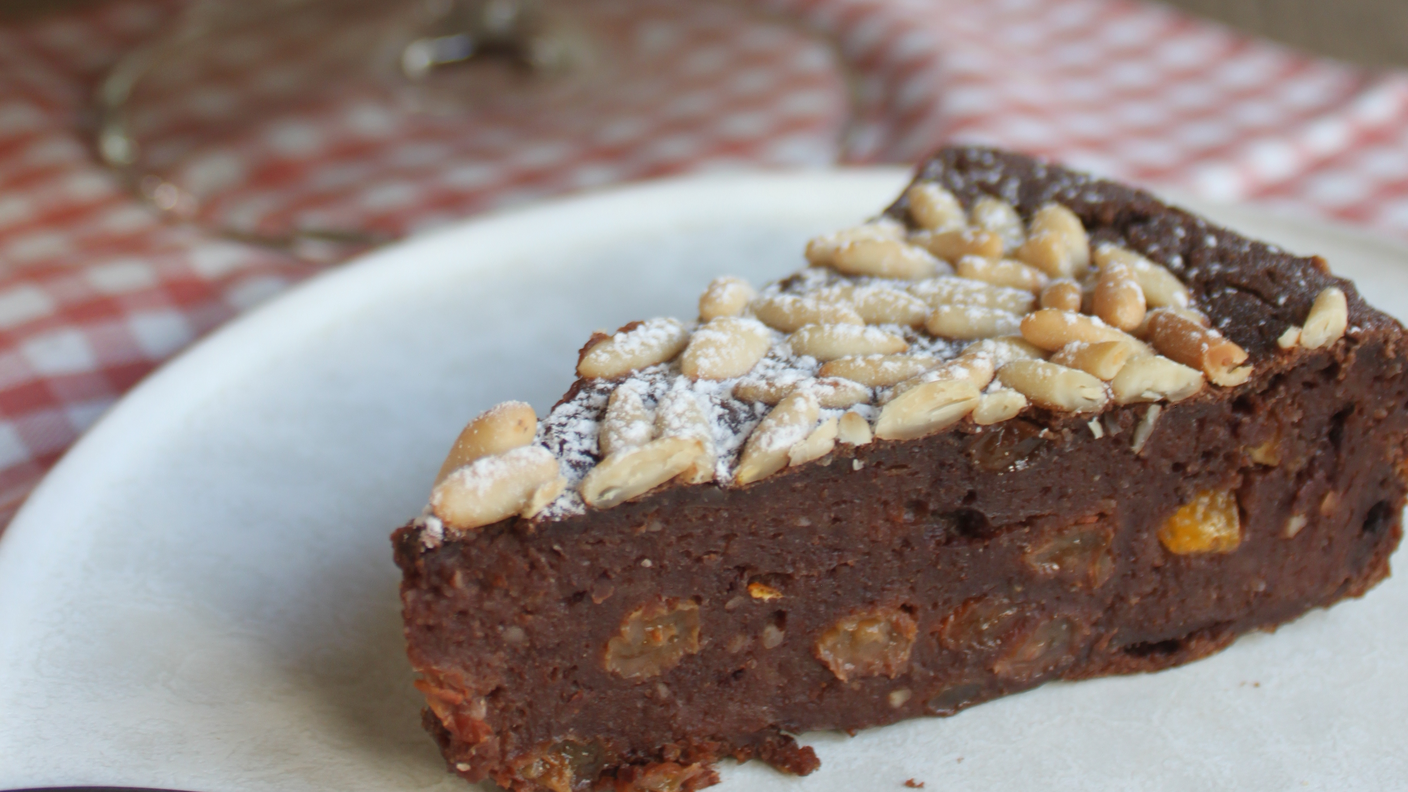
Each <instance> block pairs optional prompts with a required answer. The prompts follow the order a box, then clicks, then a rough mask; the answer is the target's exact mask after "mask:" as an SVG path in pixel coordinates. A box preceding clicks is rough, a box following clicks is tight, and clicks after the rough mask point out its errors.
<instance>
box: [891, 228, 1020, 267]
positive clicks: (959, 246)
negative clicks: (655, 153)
mask: <svg viewBox="0 0 1408 792" xmlns="http://www.w3.org/2000/svg"><path fill="white" fill-rule="evenodd" d="M909 241H910V242H912V243H913V244H916V245H918V246H920V247H922V248H924V249H925V250H927V251H929V252H930V253H932V254H934V255H935V256H937V257H939V258H940V259H942V260H943V261H957V260H959V259H961V258H963V257H964V256H981V257H983V258H991V259H995V258H1002V237H1000V236H998V235H997V234H992V233H989V232H987V231H982V230H979V229H976V228H960V229H955V230H951V231H916V232H914V233H913V234H910V235H909Z"/></svg>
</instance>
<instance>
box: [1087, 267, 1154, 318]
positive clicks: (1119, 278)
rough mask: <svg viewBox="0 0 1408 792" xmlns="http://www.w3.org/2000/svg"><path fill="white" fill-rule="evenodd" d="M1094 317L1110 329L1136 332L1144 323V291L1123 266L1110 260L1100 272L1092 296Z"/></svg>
mask: <svg viewBox="0 0 1408 792" xmlns="http://www.w3.org/2000/svg"><path fill="white" fill-rule="evenodd" d="M1093 299H1094V308H1095V315H1096V316H1098V317H1100V318H1101V319H1103V320H1104V321H1105V323H1106V324H1108V325H1110V326H1111V327H1117V328H1119V329H1121V330H1126V331H1128V330H1133V329H1135V328H1137V327H1139V326H1140V325H1141V324H1142V323H1143V322H1144V314H1145V312H1146V311H1147V310H1148V305H1147V304H1146V303H1145V300H1144V290H1143V289H1142V288H1140V286H1139V281H1137V280H1135V278H1134V273H1133V272H1131V271H1130V268H1129V267H1128V266H1126V265H1125V264H1124V263H1122V262H1119V261H1110V262H1108V263H1107V264H1106V265H1105V266H1104V267H1103V268H1102V269H1101V270H1100V279H1099V280H1098V281H1096V283H1095V291H1094V295H1093Z"/></svg>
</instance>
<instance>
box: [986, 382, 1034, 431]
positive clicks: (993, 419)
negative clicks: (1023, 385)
mask: <svg viewBox="0 0 1408 792" xmlns="http://www.w3.org/2000/svg"><path fill="white" fill-rule="evenodd" d="M1026 408H1027V397H1026V396H1023V395H1022V394H1020V393H1018V392H1017V391H1014V390H1012V389H1011V388H998V389H997V390H994V391H990V392H988V393H984V394H983V395H982V397H981V398H979V399H978V406H977V407H974V408H973V423H975V424H977V425H979V426H991V425H993V424H997V423H1002V422H1003V421H1007V420H1010V419H1012V418H1016V417H1017V415H1018V413H1020V412H1022V410H1025V409H1026Z"/></svg>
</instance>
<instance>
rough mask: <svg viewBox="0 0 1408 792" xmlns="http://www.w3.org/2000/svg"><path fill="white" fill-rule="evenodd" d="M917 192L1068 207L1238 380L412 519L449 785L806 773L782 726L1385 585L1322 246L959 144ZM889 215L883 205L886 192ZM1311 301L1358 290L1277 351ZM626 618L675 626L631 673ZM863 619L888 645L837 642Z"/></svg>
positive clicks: (652, 784) (1392, 460) (1368, 364)
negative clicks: (1251, 232) (1321, 343)
mask: <svg viewBox="0 0 1408 792" xmlns="http://www.w3.org/2000/svg"><path fill="white" fill-rule="evenodd" d="M919 178H921V179H925V180H932V181H936V182H938V183H939V184H942V185H943V186H945V187H947V188H948V189H949V190H950V191H952V192H953V193H954V194H955V195H956V196H958V197H959V198H960V199H961V200H962V201H963V202H964V203H965V205H971V204H972V203H973V202H974V201H976V200H977V199H978V198H979V197H981V196H984V195H994V196H998V197H1001V198H1004V199H1005V200H1007V201H1009V202H1010V203H1012V204H1013V205H1014V206H1016V207H1017V209H1018V210H1019V211H1020V212H1021V213H1022V214H1023V216H1029V215H1030V213H1031V212H1033V211H1034V210H1035V209H1036V208H1037V207H1039V206H1041V205H1042V204H1044V203H1046V202H1047V201H1049V200H1058V201H1060V202H1061V203H1063V204H1065V205H1066V206H1068V207H1069V208H1071V209H1072V210H1074V211H1075V212H1076V214H1078V215H1079V216H1080V217H1081V219H1082V220H1083V221H1084V222H1085V224H1086V226H1087V228H1089V229H1090V231H1091V236H1092V240H1094V241H1100V240H1111V241H1120V242H1122V243H1124V244H1126V245H1127V246H1129V247H1130V248H1132V249H1134V250H1136V251H1138V252H1141V253H1143V254H1145V255H1146V256H1148V257H1149V258H1151V259H1153V260H1155V261H1158V262H1159V263H1162V264H1164V265H1165V266H1167V267H1168V268H1169V269H1170V270H1171V271H1173V272H1174V273H1176V274H1177V275H1178V276H1179V277H1180V278H1181V279H1182V280H1183V281H1184V282H1185V283H1186V284H1187V285H1188V287H1189V288H1190V290H1191V291H1192V292H1193V293H1194V295H1195V298H1196V301H1197V304H1198V305H1199V306H1200V307H1201V308H1203V310H1204V311H1205V312H1206V313H1207V314H1208V315H1209V316H1210V317H1211V318H1212V320H1213V325H1214V326H1215V327H1216V328H1218V329H1220V330H1221V331H1222V332H1223V333H1224V334H1225V335H1226V336H1228V337H1229V338H1231V339H1232V340H1233V341H1235V342H1236V343H1237V344H1239V345H1240V346H1241V347H1242V348H1244V349H1245V350H1246V351H1247V352H1248V354H1249V355H1250V361H1249V362H1251V363H1252V364H1254V366H1255V373H1254V375H1253V376H1252V378H1251V380H1250V381H1248V382H1247V383H1246V384H1244V385H1241V386H1238V387H1235V388H1210V389H1205V390H1204V391H1202V392H1201V393H1199V394H1198V395H1196V396H1194V397H1192V398H1190V399H1188V400H1186V401H1183V402H1180V403H1177V404H1173V405H1164V406H1163V407H1162V408H1161V410H1155V409H1152V408H1151V407H1150V406H1149V405H1142V404H1139V405H1130V406H1125V407H1116V406H1113V405H1111V406H1110V407H1109V408H1107V409H1106V410H1105V411H1104V412H1103V413H1102V414H1100V415H1099V416H1098V417H1096V418H1095V419H1093V420H1092V417H1091V416H1089V415H1084V416H1076V415H1072V414H1069V413H1058V412H1051V411H1046V410H1041V409H1034V410H1031V411H1028V412H1025V413H1023V414H1022V416H1021V417H1019V418H1016V419H1013V420H1010V421H1007V422H1004V423H1002V424H997V425H994V426H988V427H980V426H976V425H974V424H973V423H971V422H970V421H967V420H965V421H963V422H961V423H959V424H958V425H956V426H955V427H953V428H952V429H950V430H948V431H946V432H943V433H941V434H938V435H934V436H931V437H926V438H923V439H920V440H912V441H876V442H874V443H871V444H869V445H864V446H844V445H838V446H837V447H836V449H835V450H834V451H833V452H832V453H831V454H830V455H829V456H827V457H826V458H824V459H823V460H821V461H820V462H818V463H816V464H810V465H806V466H802V467H797V468H790V469H787V470H785V471H783V472H781V473H779V474H777V475H774V476H772V477H770V478H767V479H765V480H763V481H760V482H757V483H754V484H751V485H748V486H744V487H736V488H722V487H718V486H714V485H705V486H670V487H665V488H662V489H659V490H656V491H655V492H653V493H651V494H649V495H647V496H645V497H642V498H640V499H639V500H637V501H634V502H628V503H625V504H622V505H620V506H618V507H616V508H613V509H608V510H588V512H587V513H586V514H584V515H578V516H570V517H567V518H564V519H558V520H536V521H535V520H523V519H511V520H507V521H504V522H501V523H498V524H495V525H492V526H488V527H486V528H484V529H480V530H479V531H478V532H477V533H474V534H472V535H470V536H468V537H463V538H446V539H445V540H444V541H443V542H439V543H434V542H426V541H425V537H423V536H422V533H423V529H421V528H418V527H415V526H406V527H403V528H401V529H399V530H398V531H397V532H396V533H395V535H394V544H395V550H396V561H397V563H398V564H399V565H400V567H401V569H402V570H403V572H404V574H405V579H404V583H403V585H402V596H403V599H404V605H405V618H406V634H407V638H408V641H409V645H410V656H411V661H412V664H413V665H414V666H415V668H416V669H417V670H418V671H419V672H420V673H421V676H422V682H421V683H419V686H420V687H421V689H422V690H423V691H424V692H425V693H426V695H427V698H428V700H429V702H430V705H431V709H430V710H428V711H427V716H426V726H427V728H428V729H429V730H430V731H431V732H432V733H433V734H435V736H436V738H437V740H438V741H439V742H440V744H441V747H442V749H443V750H444V752H445V755H446V757H447V759H448V761H449V762H450V765H451V767H452V768H453V769H454V770H455V771H456V772H458V773H459V774H460V775H462V776H464V777H465V778H467V779H469V780H480V779H483V778H486V777H487V778H493V779H494V780H495V781H497V782H498V783H500V784H502V785H504V786H506V787H510V788H514V789H531V788H535V787H545V788H548V789H553V790H557V791H558V792H564V791H565V790H569V789H585V788H589V787H591V786H593V785H596V784H599V783H615V784H616V786H617V787H618V788H641V789H656V788H671V789H681V788H683V789H693V788H697V787H699V786H704V785H707V784H709V783H712V782H713V781H715V780H716V776H715V775H714V773H713V771H712V769H711V767H712V763H713V762H714V761H715V760H716V759H718V758H721V757H727V756H733V757H737V758H739V759H748V758H761V759H763V760H765V761H767V762H769V763H771V764H773V765H775V766H777V767H779V768H780V769H783V770H786V771H789V772H793V773H800V774H805V773H808V772H810V771H811V770H813V769H814V768H815V767H816V766H817V760H816V758H815V756H814V754H813V753H812V752H811V750H810V749H809V748H800V747H798V746H797V745H796V743H795V742H794V741H793V740H792V739H791V737H789V736H788V735H789V734H795V733H799V732H803V731H810V730H816V729H858V728H863V727H867V726H874V725H879V724H885V723H891V722H894V721H897V720H900V719H904V718H911V717H916V716H920V715H950V714H953V713H955V712H957V711H959V710H960V709H962V708H964V707H967V706H971V705H973V704H976V703H979V702H982V701H986V700H989V699H992V698H995V697H997V696H1001V695H1006V694H1008V693H1014V692H1017V691H1021V690H1025V689H1028V688H1031V687H1033V686H1036V685H1039V684H1042V683H1044V682H1046V681H1049V680H1052V679H1079V678H1085V677H1092V676H1099V675H1105V674H1114V673H1130V672H1137V671H1153V670H1158V669H1162V668H1167V667H1170V666H1174V665H1178V664H1180V663H1184V662H1188V661H1190V660H1194V659H1197V658H1199V657H1203V656H1205V655H1207V654H1209V653H1212V652H1215V651H1217V650H1218V649H1221V648H1223V647H1225V646H1226V645H1228V644H1229V643H1230V642H1231V641H1232V640H1234V639H1235V638H1236V637H1237V636H1238V635H1240V634H1242V633H1245V632H1247V631H1249V630H1255V629H1271V628H1274V627H1275V626H1276V625H1279V624H1282V623H1284V622H1286V621H1288V620H1290V619H1294V618H1295V617H1297V616H1299V615H1301V614H1303V613H1304V612H1306V611H1307V610H1309V609H1311V608H1316V607H1323V606H1327V605H1330V604H1332V603H1334V602H1336V601H1338V600H1340V599H1343V598H1345V597H1349V596H1359V595H1361V594H1363V593H1364V592H1365V591H1367V590H1368V589H1369V588H1370V587H1372V586H1373V585H1374V584H1375V583H1377V582H1378V581H1380V580H1382V579H1383V578H1384V577H1385V576H1387V575H1388V573H1389V556H1390V554H1391V553H1392V552H1393V550H1394V548H1395V547H1396V546H1397V545H1398V542H1399V540H1400V538H1401V536H1402V528H1401V525H1400V513H1401V511H1402V507H1403V503H1404V497H1405V491H1408V487H1406V486H1405V471H1404V467H1403V466H1404V461H1405V453H1406V449H1405V446H1406V445H1408V413H1405V411H1404V410H1403V409H1402V407H1403V405H1404V404H1405V402H1408V377H1405V361H1406V360H1408V357H1406V356H1405V349H1404V346H1403V341H1404V336H1403V330H1402V328H1401V327H1400V326H1399V324H1398V323H1397V322H1395V321H1394V320H1393V319H1391V318H1389V317H1387V316H1385V315H1384V314H1382V313H1379V312H1377V311H1375V310H1374V309H1372V308H1370V307H1369V306H1368V305H1367V304H1366V303H1365V302H1364V301H1363V300H1362V299H1361V298H1360V296H1359V295H1358V293H1357V292H1356V291H1355V289H1354V287H1353V285H1352V284H1350V283H1349V282H1347V281H1344V280H1340V279H1336V278H1334V277H1333V276H1331V275H1330V274H1329V272H1328V269H1327V267H1326V266H1325V263H1324V262H1323V261H1322V260H1320V259H1318V258H1298V257H1294V256H1291V255H1289V254H1286V253H1284V252H1282V251H1280V250H1277V249H1275V248H1273V247H1270V246H1267V245H1264V244H1261V243H1257V242H1251V241H1248V240H1246V239H1244V238H1242V237H1241V236H1238V235H1237V234H1235V233H1233V232H1231V231H1228V230H1226V229H1221V228H1218V227H1215V226H1212V225H1210V224H1208V223H1206V222H1205V221H1203V220H1201V219H1199V218H1197V217H1194V216H1192V215H1190V214H1188V213H1186V212H1183V211H1181V210H1178V209H1175V208H1171V207H1169V206H1166V205H1164V204H1163V203H1161V202H1159V201H1158V200H1157V199H1155V198H1153V197H1152V196H1150V195H1148V194H1147V193H1144V192H1141V191H1138V190H1135V189H1132V188H1129V187H1125V186H1121V185H1118V184H1113V183H1110V182H1105V181H1099V180H1093V179H1090V178H1087V177H1084V176H1081V175H1078V174H1075V173H1072V172H1070V171H1067V170H1065V169H1062V168H1058V167H1055V166H1052V165H1047V164H1043V163H1040V162H1037V161H1035V160H1032V159H1029V158H1026V157H1022V156H1018V155H1011V154H1004V153H1000V152H996V151H992V150H988V149H979V148H950V149H945V150H944V151H942V152H940V153H939V154H938V155H937V156H936V157H935V158H934V159H932V160H931V161H929V162H928V163H927V164H925V165H924V166H923V167H922V169H921V171H920V176H919ZM887 211H888V213H889V214H890V215H892V216H894V217H896V218H899V219H903V218H904V216H905V215H904V201H903V200H901V201H900V202H898V203H897V204H895V205H894V206H892V207H891V208H890V209H889V210H887ZM1331 285H1336V286H1339V288H1341V289H1342V290H1343V291H1344V292H1345V294H1346V295H1347V297H1348V306H1349V324H1350V330H1349V332H1348V333H1347V334H1346V336H1345V338H1344V339H1343V340H1342V341H1340V342H1339V343H1336V344H1334V345H1332V346H1329V347H1325V348H1322V349H1318V350H1313V351H1309V350H1303V349H1298V350H1295V351H1293V352H1291V353H1287V352H1284V351H1282V350H1281V349H1280V348H1279V347H1278V346H1277V341H1276V339H1277V336H1278V335H1279V334H1280V333H1281V331H1282V330H1284V328H1285V327H1286V326H1287V325H1293V324H1298V323H1300V322H1301V321H1303V320H1304V317H1305V316H1306V314H1307V312H1308V311H1309V309H1310V306H1311V303H1312V301H1313V300H1314V299H1315V297H1316V295H1317V294H1319V293H1320V292H1321V290H1323V289H1324V288H1325V287H1327V286H1331ZM575 387H576V388H580V387H585V384H584V383H583V382H581V381H579V382H578V384H577V386H575ZM1151 414H1152V416H1153V418H1151V417H1150V416H1151ZM1149 421H1152V432H1151V433H1148V434H1147V439H1146V441H1145V442H1143V443H1142V444H1137V443H1135V442H1133V438H1134V437H1135V435H1136V430H1137V429H1138V428H1139V426H1140V424H1141V423H1147V422H1149ZM1147 428H1148V427H1147V426H1146V427H1145V429H1147ZM1141 434H1142V433H1141ZM1267 448H1270V449H1272V450H1273V451H1274V453H1273V454H1270V455H1268V454H1266V453H1260V454H1253V452H1252V449H1267ZM1254 458H1255V459H1259V460H1261V461H1260V462H1258V461H1254ZM1229 491H1230V492H1233V493H1235V496H1236V502H1237V504H1239V508H1240V514H1241V526H1242V529H1241V530H1242V541H1241V544H1240V546H1239V547H1238V548H1237V549H1236V550H1235V551H1233V552H1230V553H1225V554H1218V553H1213V554H1202V555H1175V554H1172V553H1170V552H1168V551H1167V550H1166V549H1165V548H1164V546H1163V545H1161V544H1160V541H1159V539H1158V536H1157V533H1158V529H1159V527H1160V526H1161V525H1163V524H1164V523H1165V521H1166V520H1167V519H1168V518H1169V517H1170V516H1171V515H1173V514H1174V512H1175V511H1177V510H1178V509H1179V508H1180V506H1182V505H1184V504H1187V503H1189V502H1190V501H1192V500H1193V499H1195V498H1197V497H1198V496H1199V495H1200V493H1206V492H1229ZM750 584H751V585H750ZM633 619H635V620H637V621H642V623H646V624H647V625H648V626H653V627H652V628H654V627H660V625H664V627H665V628H667V629H670V630H675V631H677V632H678V633H679V640H678V641H675V642H673V643H670V642H667V643H666V644H665V647H666V648H665V649H664V650H662V651H660V652H656V653H655V654H651V653H649V652H647V653H645V655H644V656H642V657H635V656H632V657H630V658H627V660H628V661H629V662H630V663H633V664H634V665H629V666H622V665H620V664H619V663H620V662H625V661H621V660H620V658H616V657H614V656H613V654H612V653H613V652H617V651H618V650H619V645H618V644H616V643H613V639H617V638H618V636H625V635H626V633H625V632H624V630H625V627H624V626H623V625H629V624H630V623H631V621H632V620H633ZM694 625H697V631H696V632H695V634H694V639H695V642H694V643H693V644H691V643H690V642H689V640H688V639H689V638H690V635H689V633H691V631H693V630H695V628H694ZM861 629H864V630H870V631H871V634H873V635H880V636H882V639H883V640H882V641H881V643H880V644H879V645H878V646H879V650H878V651H879V654H876V651H877V649H876V646H877V645H876V644H874V643H872V644H868V645H866V646H865V647H862V648H857V645H856V644H855V643H853V642H849V639H848V637H847V636H849V635H851V634H852V633H853V632H854V631H855V630H861ZM671 634H672V635H673V634H674V633H671ZM621 640H625V638H621ZM613 647H616V648H613ZM613 662H617V663H618V665H617V666H616V671H615V672H613V671H612V670H608V667H610V666H611V664H612V663H613ZM623 667H625V668H628V669H630V670H629V671H628V672H627V673H628V674H631V673H634V674H636V675H635V676H623V674H622V672H621V671H620V669H621V668H623ZM651 671H655V672H656V673H650V672H651ZM637 672H639V673H637Z"/></svg>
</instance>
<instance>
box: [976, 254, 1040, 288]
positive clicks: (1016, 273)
mask: <svg viewBox="0 0 1408 792" xmlns="http://www.w3.org/2000/svg"><path fill="white" fill-rule="evenodd" d="M954 271H955V272H956V273H957V274H958V277H960V278H970V279H972V280H979V281H983V282H984V283H991V284H992V285H994V286H1006V287H1008V288H1012V289H1021V290H1022V291H1029V292H1039V291H1041V290H1042V288H1043V287H1045V286H1046V283H1047V277H1046V273H1044V272H1042V271H1041V270H1039V269H1037V268H1036V267H1033V266H1031V265H1029V264H1023V263H1022V262H1020V261H1016V260H1014V259H998V260H996V261H994V260H992V259H985V258H979V257H978V256H964V257H963V258H961V259H959V260H958V264H957V265H955V266H954Z"/></svg>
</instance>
